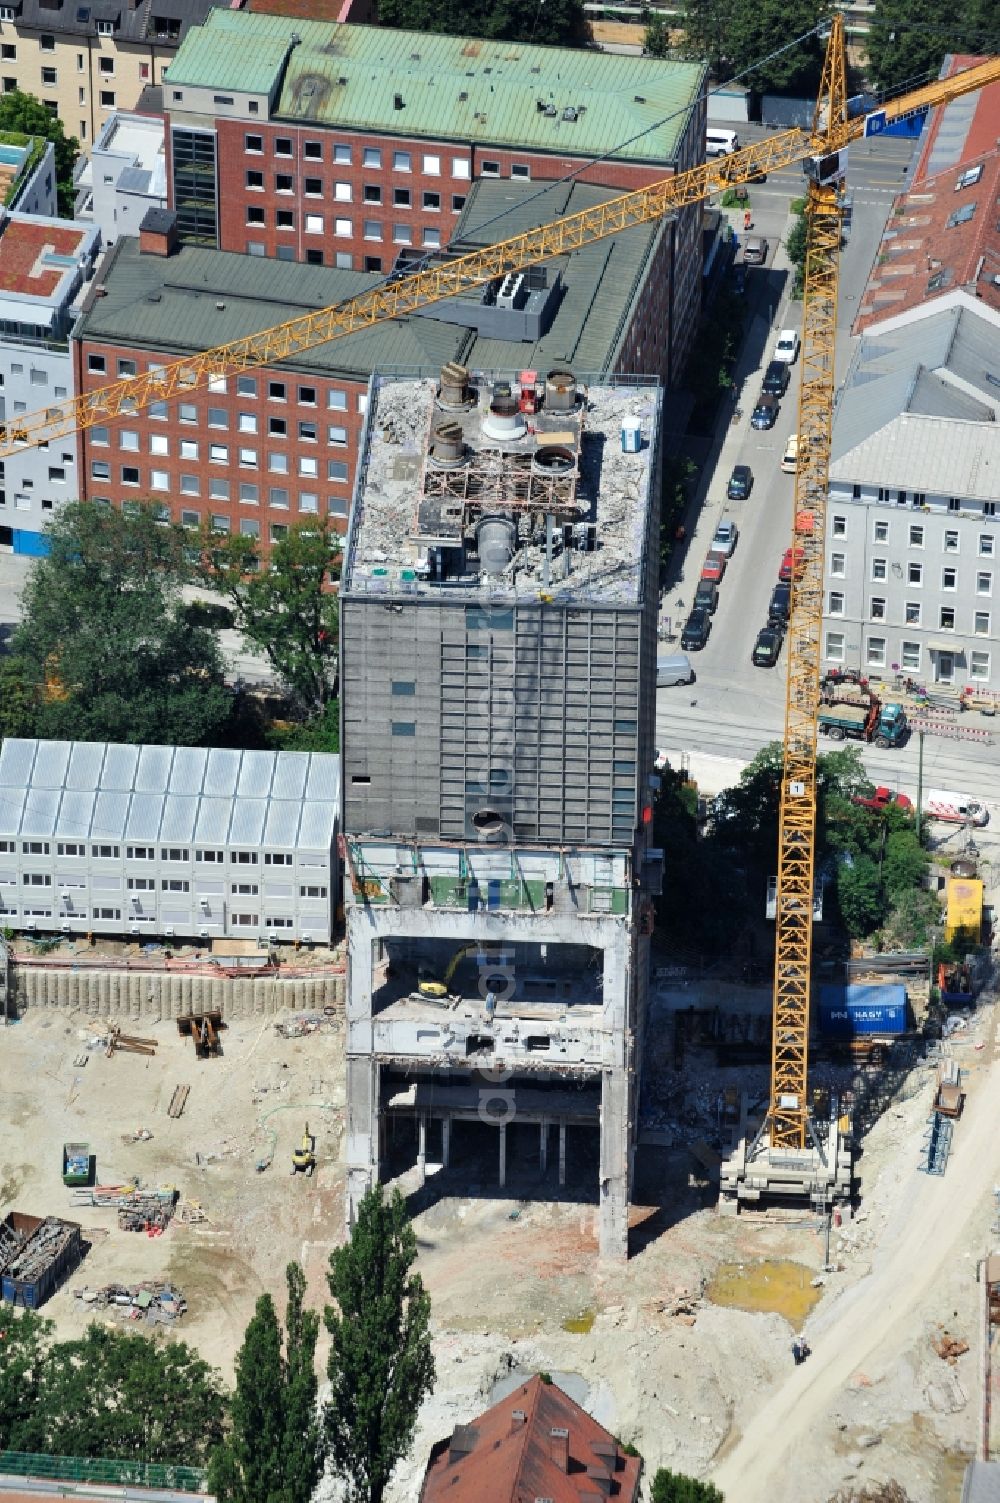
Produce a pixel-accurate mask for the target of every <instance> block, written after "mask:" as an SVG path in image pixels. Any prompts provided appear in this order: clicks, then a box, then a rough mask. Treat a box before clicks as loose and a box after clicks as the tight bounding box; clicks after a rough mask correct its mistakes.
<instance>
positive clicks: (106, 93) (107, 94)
mask: <svg viewBox="0 0 1000 1503" xmlns="http://www.w3.org/2000/svg"><path fill="white" fill-rule="evenodd" d="M114 108H115V91H114V89H102V90H101V109H102V110H113V109H114Z"/></svg>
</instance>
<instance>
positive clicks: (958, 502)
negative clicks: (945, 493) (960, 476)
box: [948, 496, 962, 511]
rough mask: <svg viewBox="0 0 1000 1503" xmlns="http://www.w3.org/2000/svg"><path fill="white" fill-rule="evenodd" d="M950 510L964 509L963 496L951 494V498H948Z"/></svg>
mask: <svg viewBox="0 0 1000 1503" xmlns="http://www.w3.org/2000/svg"><path fill="white" fill-rule="evenodd" d="M948 510H949V511H961V510H962V498H961V496H950V497H949V499H948Z"/></svg>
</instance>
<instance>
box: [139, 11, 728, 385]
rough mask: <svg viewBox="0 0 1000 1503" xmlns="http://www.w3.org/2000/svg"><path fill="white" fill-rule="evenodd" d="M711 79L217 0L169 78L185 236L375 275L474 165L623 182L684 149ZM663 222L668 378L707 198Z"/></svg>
mask: <svg viewBox="0 0 1000 1503" xmlns="http://www.w3.org/2000/svg"><path fill="white" fill-rule="evenodd" d="M704 82H705V69H704V68H703V67H702V65H700V64H692V63H677V62H668V61H662V60H659V59H654V58H642V57H625V56H615V55H608V54H603V53H602V54H595V53H590V52H586V51H574V50H569V49H565V48H553V47H532V46H521V45H512V44H511V43H508V42H489V41H482V40H473V39H469V38H463V37H452V36H428V35H424V34H421V33H414V32H403V31H393V30H389V29H383V28H376V27H367V26H355V25H344V24H338V23H331V22H312V21H301V20H297V19H294V18H290V17H286V16H274V15H260V14H253V13H247V12H239V11H230V10H227V9H222V8H220V9H216V10H214V11H213V12H212V13H211V14H210V15H209V16H208V17H207V19H206V22H205V24H204V25H202V26H197V27H193V28H192V29H191V31H190V32H189V33H188V35H187V37H186V39H185V41H184V43H183V44H182V46H181V48H180V50H179V52H178V54H177V56H176V58H175V59H174V61H173V63H172V64H171V66H170V68H169V69H168V70H167V75H166V77H165V80H164V91H163V108H164V115H165V118H166V121H167V149H168V182H169V194H170V198H169V202H170V205H171V207H173V208H174V209H175V210H176V212H177V215H178V229H179V232H180V235H181V237H182V239H184V240H185V241H187V242H189V243H195V244H200V245H204V246H208V247H213V248H215V249H219V250H226V251H234V252H239V253H242V254H245V255H250V256H261V257H275V258H277V259H279V260H283V261H305V262H309V263H313V264H316V265H323V266H332V267H336V268H338V269H340V270H344V271H367V272H369V273H376V274H384V273H386V272H388V271H390V270H391V269H392V267H393V265H394V263H395V261H396V258H397V256H398V255H399V254H400V252H401V251H404V250H406V249H408V248H410V247H416V248H418V249H422V250H428V251H433V250H435V249H437V248H438V247H441V246H443V245H446V244H447V243H448V242H449V241H450V240H451V239H452V238H453V236H454V233H455V228H456V226H457V224H458V222H459V219H460V216H461V214H462V212H463V209H464V207H465V202H466V198H467V196H468V193H469V189H470V186H471V185H472V184H473V183H475V182H477V181H479V180H482V179H489V178H494V179H497V178H499V179H506V180H514V181H521V182H525V181H534V182H538V181H546V180H552V179H558V178H562V177H564V176H565V175H566V174H567V173H570V172H578V173H579V176H580V180H581V181H583V182H587V183H594V184H599V185H601V186H604V187H610V188H617V189H621V190H626V189H629V188H635V187H641V186H644V185H645V184H647V183H651V182H655V181H657V180H658V179H660V178H662V177H664V176H666V175H669V174H670V173H672V172H676V171H683V170H685V169H686V168H689V167H692V166H694V165H695V164H696V163H697V162H699V161H701V160H703V157H704V137H705V105H704V100H703V98H702V93H703V88H704ZM662 122H665V123H662ZM620 141H629V142H630V143H631V144H630V145H628V146H627V147H625V148H623V150H621V151H620V152H616V153H615V154H614V155H613V156H610V157H608V159H607V160H603V161H598V160H595V159H596V158H600V157H601V156H602V154H603V153H605V152H608V150H609V148H611V147H613V146H614V145H615V144H616V143H617V142H620ZM504 233H505V226H504V224H503V223H502V222H501V223H500V224H498V225H497V226H496V227H495V228H494V231H493V236H492V238H494V239H499V238H502V237H503V235H504ZM672 239H673V245H672V249H671V253H670V254H671V260H672V262H673V270H672V274H671V276H670V282H671V287H672V290H673V306H672V310H671V325H672V329H673V344H674V349H673V358H672V361H671V367H672V368H671V370H670V372H669V379H676V377H677V375H678V374H679V371H680V365H681V363H682V361H683V359H684V356H685V355H686V352H687V350H688V348H689V346H690V341H691V338H692V337H693V333H694V328H695V324H696V320H697V316H698V311H699V306H700V291H701V210H700V207H699V206H697V205H692V206H690V207H688V208H686V209H683V210H681V211H680V212H679V213H678V214H677V215H676V216H674V227H673V232H672Z"/></svg>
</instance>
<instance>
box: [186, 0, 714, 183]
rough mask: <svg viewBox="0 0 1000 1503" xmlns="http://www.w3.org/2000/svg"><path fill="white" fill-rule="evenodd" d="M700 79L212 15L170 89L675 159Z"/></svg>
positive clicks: (465, 134) (471, 45) (337, 123)
mask: <svg viewBox="0 0 1000 1503" xmlns="http://www.w3.org/2000/svg"><path fill="white" fill-rule="evenodd" d="M295 38H298V40H297V41H295V40H294V39H295ZM286 58H287V64H286V62H285V59H286ZM283 68H284V74H283V76H282V69H283ZM704 76H705V70H704V67H703V66H702V65H701V64H700V63H678V62H669V61H665V60H662V59H659V58H651V57H626V56H620V55H617V54H613V53H605V52H591V51H587V50H586V49H571V48H564V47H529V46H524V45H521V44H520V43H517V42H490V41H482V40H477V39H475V38H470V37H453V36H432V35H427V34H426V33H423V32H412V31H392V30H389V29H388V28H383V27H378V26H351V25H342V24H338V23H336V22H319V21H299V20H295V19H293V18H291V17H287V16H269V15H259V14H256V13H254V12H249V11H231V10H226V9H223V8H218V9H216V10H213V11H212V12H211V14H210V15H209V16H208V19H207V20H206V22H205V24H204V25H203V26H193V27H192V28H191V30H190V31H189V32H188V34H187V36H186V38H185V40H184V42H183V43H182V44H181V47H180V50H179V51H178V53H177V56H176V58H175V59H174V61H173V62H172V63H171V64H170V67H169V69H168V71H167V74H166V82H167V83H168V85H170V86H172V87H173V88H177V87H178V86H183V85H185V84H188V85H191V86H198V87H202V88H211V89H215V90H223V91H233V92H234V93H238V92H242V91H246V92H252V93H260V94H269V93H273V91H274V90H275V89H279V92H278V95H277V99H276V101H275V102H274V103H273V104H272V114H271V118H272V120H274V119H285V120H289V121H300V122H302V123H308V122H315V123H316V124H318V125H323V126H326V127H328V128H331V129H337V128H338V127H339V128H341V129H343V130H352V131H353V130H361V131H363V130H370V131H387V132H391V133H393V134H398V135H401V136H405V135H413V136H426V137H429V138H431V139H438V140H441V141H454V142H455V143H457V144H466V145H468V144H470V143H471V144H477V145H496V146H508V147H523V148H532V149H534V150H539V151H550V152H553V153H560V154H562V153H566V154H570V155H573V156H577V155H582V156H599V155H600V154H601V153H602V152H605V151H607V150H608V148H609V147H610V146H612V145H614V144H615V143H617V142H622V141H630V140H631V138H632V137H635V136H638V137H639V139H638V140H632V141H631V144H630V145H628V146H626V147H625V148H624V149H623V150H622V151H621V152H620V153H619V156H620V159H621V160H625V161H638V162H657V163H659V162H664V163H671V162H673V161H674V160H675V158H676V155H677V150H678V145H679V142H680V139H681V137H682V135H683V133H684V131H685V129H686V127H687V125H688V123H689V119H690V112H691V109H692V107H693V105H694V103H695V101H696V100H697V98H698V96H699V94H700V93H701V90H702V88H703V83H704ZM547 110H549V111H551V113H546V111H547ZM664 117H669V118H668V119H667V121H666V124H664V125H656V124H655V122H657V121H659V120H663V119H664ZM650 127H655V128H653V129H650ZM646 131H648V134H642V133H643V132H646ZM701 145H702V143H701V141H699V142H698V143H697V148H698V149H699V150H700V148H701Z"/></svg>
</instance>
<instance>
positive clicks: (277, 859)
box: [264, 851, 293, 866]
mask: <svg viewBox="0 0 1000 1503" xmlns="http://www.w3.org/2000/svg"><path fill="white" fill-rule="evenodd" d="M292 864H293V858H292V857H291V856H290V855H288V854H287V853H286V852H284V851H265V852H264V865H265V866H291V865H292Z"/></svg>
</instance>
